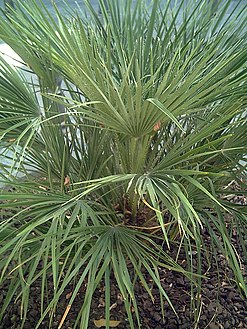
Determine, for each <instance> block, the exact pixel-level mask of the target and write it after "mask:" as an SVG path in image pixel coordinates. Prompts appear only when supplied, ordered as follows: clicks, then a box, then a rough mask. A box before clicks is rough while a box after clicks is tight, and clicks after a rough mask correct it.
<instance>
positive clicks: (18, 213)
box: [0, 0, 247, 328]
mask: <svg viewBox="0 0 247 329" xmlns="http://www.w3.org/2000/svg"><path fill="white" fill-rule="evenodd" d="M84 3H85V4H86V5H87V11H86V13H87V14H86V15H84V13H83V12H80V11H79V10H77V11H75V10H74V9H72V8H69V7H68V8H67V9H68V13H67V15H66V16H62V15H61V14H60V12H59V10H58V9H57V7H56V5H55V4H54V5H53V6H54V10H55V13H56V17H55V18H53V16H51V14H50V13H49V12H48V10H47V9H46V8H45V6H44V5H43V3H42V1H39V0H29V1H28V2H19V1H15V8H14V9H11V8H8V10H7V11H3V14H4V15H5V19H3V20H1V21H0V38H1V39H2V40H3V41H4V42H6V43H8V44H9V45H10V46H11V47H12V48H13V49H14V51H15V52H16V53H17V54H18V55H19V56H20V57H21V58H22V59H23V63H25V68H24V70H25V71H29V72H30V73H29V74H30V75H31V78H30V79H29V80H27V79H26V77H25V75H23V74H22V72H20V71H18V72H17V71H16V70H15V68H13V67H11V66H10V65H9V64H7V63H6V62H5V61H4V59H2V58H1V59H0V147H1V153H2V158H3V159H4V161H3V163H2V164H1V165H0V166H1V167H0V168H1V173H0V175H1V182H2V184H4V185H5V186H7V185H8V186H11V191H9V190H8V189H7V188H4V189H2V192H1V194H0V200H2V203H1V210H2V215H1V222H0V236H1V243H0V255H1V263H0V264H1V282H3V281H4V280H6V279H8V280H10V288H9V294H8V295H7V297H6V299H5V302H4V305H3V308H2V313H1V314H2V315H3V313H4V311H5V310H6V308H7V306H8V305H9V303H10V302H11V300H12V299H13V298H20V299H21V301H22V316H23V324H24V323H25V319H26V315H27V309H28V301H29V293H30V287H31V286H32V285H33V284H34V283H35V282H36V281H37V280H39V281H41V286H42V287H41V291H42V293H41V313H40V320H39V321H38V323H37V328H38V327H39V326H40V325H41V323H42V320H43V319H44V318H45V316H46V315H47V314H50V315H51V316H52V314H54V312H55V311H56V306H57V304H58V303H59V299H60V298H61V295H62V293H63V291H64V290H65V288H66V287H67V286H68V285H69V284H70V283H71V282H73V281H74V280H75V286H74V291H73V293H72V295H71V297H70V299H69V301H68V308H67V309H66V310H65V314H64V317H63V319H62V320H61V323H60V325H59V328H61V326H62V325H63V322H64V320H65V317H66V315H67V313H68V311H69V309H70V306H71V305H72V304H73V302H74V300H75V297H76V295H77V293H78V291H79V289H80V287H81V285H82V284H83V282H85V281H86V282H87V289H86V294H85V298H84V303H83V305H81V311H80V312H79V314H78V318H77V321H76V323H75V328H76V327H77V326H79V327H80V328H87V327H88V321H89V315H90V305H91V301H92V297H93V293H94V291H95V289H96V288H97V286H98V284H99V283H100V282H101V281H102V280H103V281H104V284H105V318H106V327H107V328H109V324H110V323H109V321H110V311H109V309H110V276H111V274H112V273H113V274H114V276H115V279H116V282H117V285H118V287H119V290H120V292H121V294H122V296H123V299H124V303H125V308H126V313H127V317H128V321H129V324H128V326H129V327H130V328H137V327H140V326H141V319H140V317H139V315H138V307H137V302H136V296H135V284H137V283H138V282H139V283H141V284H142V285H143V286H144V288H145V289H146V290H147V292H148V294H149V295H150V298H151V299H153V295H152V289H151V287H150V285H149V282H148V281H147V280H146V278H145V275H144V273H148V274H149V276H150V277H151V279H152V280H153V283H154V284H155V285H156V286H157V287H158V289H159V291H160V302H161V304H162V305H163V300H164V299H166V300H167V301H168V303H169V304H170V305H171V307H172V308H173V305H172V303H171V302H170V299H169V296H168V295H167V293H166V291H165V290H164V289H163V287H162V284H161V281H160V278H159V268H161V267H166V268H169V269H172V270H174V271H180V272H182V273H184V275H186V276H187V277H188V278H189V279H190V280H191V285H192V286H194V287H195V288H196V295H195V296H194V297H195V299H196V300H197V301H198V303H200V297H199V296H200V290H201V279H202V275H203V273H202V269H201V267H200V257H201V250H202V249H203V248H202V247H206V246H204V241H203V239H202V234H201V232H202V230H203V228H207V230H208V232H209V234H210V236H211V242H212V248H214V249H215V248H219V249H221V252H222V253H223V255H224V256H225V257H226V259H227V260H228V263H229V266H230V267H231V268H232V270H233V271H234V274H235V278H236V286H237V287H238V288H239V289H240V291H241V292H242V293H243V294H246V295H247V287H246V284H245V282H244V279H243V275H242V273H241V259H239V257H238V255H237V253H236V251H235V249H234V246H233V245H232V244H231V239H230V236H231V228H232V226H231V227H229V225H227V224H226V223H225V219H224V218H225V217H224V216H225V214H226V213H230V214H231V216H232V223H236V224H237V225H238V227H241V226H242V227H243V228H245V229H246V223H247V222H246V209H245V208H244V206H239V205H235V204H233V203H230V202H228V201H226V199H225V198H224V196H226V195H227V194H228V193H229V191H228V188H227V187H228V186H229V184H230V183H231V182H232V181H237V182H238V183H239V184H240V186H241V188H242V189H243V190H244V188H245V187H246V182H245V175H246V76H247V68H246V58H247V47H246V25H245V24H246V21H245V20H244V17H245V15H246V8H244V7H243V6H241V1H240V2H239V3H238V4H237V5H236V6H235V7H234V8H231V10H230V9H229V8H230V1H228V2H227V3H222V2H221V1H219V2H218V3H217V4H216V3H215V1H203V0H200V1H197V2H191V3H190V2H188V1H186V2H185V1H180V2H177V3H176V4H173V3H172V2H171V1H167V2H165V3H164V2H163V1H160V0H153V1H152V4H151V5H150V6H148V5H147V4H146V3H145V1H141V0H137V1H132V0H119V1H110V0H106V1H103V0H99V6H100V13H101V14H100V16H99V13H98V12H97V10H95V9H94V8H93V7H92V6H91V4H90V1H89V0H84ZM20 175H21V176H22V178H21V179H20ZM231 193H235V192H234V191H233V192H231ZM143 214H144V219H143ZM240 231H241V230H240ZM219 236H220V237H221V239H218V237H219ZM171 244H179V245H180V247H183V246H184V248H185V250H186V252H187V256H188V259H190V260H191V261H189V262H188V266H187V268H182V267H181V266H179V265H178V264H177V263H176V261H175V260H174V259H172V258H171V257H170V256H169V255H168V253H167V251H168V250H169V248H170V245H171ZM191 250H196V252H195V253H193V252H191ZM243 250H244V252H245V255H246V249H245V247H244V245H243ZM193 257H196V259H197V264H198V266H197V268H196V270H195V269H194V268H193V266H192V265H191V264H192V258H193ZM51 275H52V280H53V286H54V291H53V297H52V298H51V299H50V300H49V302H48V304H45V296H46V292H47V291H46V283H47V279H48V278H49V277H50V276H51ZM192 291H193V290H192ZM131 306H132V307H133V309H134V315H133V313H132V312H131V311H130V309H131ZM174 311H175V309H174Z"/></svg>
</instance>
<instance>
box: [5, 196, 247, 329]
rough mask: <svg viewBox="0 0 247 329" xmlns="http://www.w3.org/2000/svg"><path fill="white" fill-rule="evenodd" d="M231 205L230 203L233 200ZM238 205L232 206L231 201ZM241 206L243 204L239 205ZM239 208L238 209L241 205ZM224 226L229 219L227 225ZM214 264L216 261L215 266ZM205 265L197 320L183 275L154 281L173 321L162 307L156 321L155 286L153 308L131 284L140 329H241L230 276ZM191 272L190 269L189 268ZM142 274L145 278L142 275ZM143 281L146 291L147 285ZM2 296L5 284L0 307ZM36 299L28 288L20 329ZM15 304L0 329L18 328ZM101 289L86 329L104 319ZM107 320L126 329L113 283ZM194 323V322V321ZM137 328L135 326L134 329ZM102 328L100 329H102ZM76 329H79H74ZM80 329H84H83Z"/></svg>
mask: <svg viewBox="0 0 247 329" xmlns="http://www.w3.org/2000/svg"><path fill="white" fill-rule="evenodd" d="M235 201H236V200H235ZM237 201H238V200H237ZM244 202H246V200H245V201H244ZM239 203H243V199H241V200H240V202H239ZM228 220H230V219H228ZM203 234H204V241H205V244H207V243H210V242H209V235H208V233H207V231H206V230H205V231H204V232H203ZM245 240H246V242H247V233H246V232H245ZM232 241H233V243H234V246H235V248H236V250H237V252H238V254H239V255H240V257H242V256H243V250H242V248H241V245H240V240H239V236H238V234H237V231H236V232H233V235H232ZM177 248H178V247H177V246H176V245H173V246H172V248H171V250H170V255H171V256H175V255H176V254H177ZM215 259H216V260H215ZM215 259H214V258H212V259H210V262H209V261H208V260H207V257H203V258H202V268H203V270H204V273H203V274H206V279H203V280H202V291H201V294H200V296H199V298H198V301H199V305H200V306H199V308H198V310H197V314H194V313H193V311H192V310H193V308H192V307H191V305H193V302H195V300H191V297H190V293H191V287H190V282H189V280H188V279H186V278H185V277H184V276H183V275H181V274H179V273H174V272H172V271H169V270H167V269H160V278H161V281H162V285H163V287H164V289H165V291H166V292H167V294H168V296H169V297H170V299H171V301H172V303H173V305H174V307H175V309H176V312H177V315H178V316H176V314H175V313H174V312H173V311H172V309H171V308H170V306H169V305H168V304H167V302H165V305H164V310H165V317H164V319H163V318H162V314H161V307H160V303H159V291H158V289H157V288H155V286H154V287H153V289H152V292H153V296H154V297H155V300H154V302H153V303H152V301H151V300H150V297H149V295H148V294H147V292H146V291H145V289H144V288H143V286H142V285H141V284H136V296H137V300H138V306H139V312H140V319H141V321H142V328H143V329H154V328H155V329H176V328H178V329H192V328H194V329H206V328H208V329H237V328H242V329H243V328H247V299H244V297H243V296H242V295H241V294H240V292H239V291H238V290H237V289H236V284H235V281H234V276H233V273H232V271H231V270H230V269H229V268H228V267H227V262H226V260H225V258H224V257H223V256H222V254H221V253H220V252H218V254H217V255H216V258H215ZM178 262H179V263H180V264H181V265H182V266H183V265H185V263H186V257H185V253H183V252H180V254H179V258H178ZM242 264H243V274H244V277H245V279H246V281H247V259H242ZM194 265H195V266H196V263H195V264H194ZM144 274H145V273H144ZM145 275H146V278H147V279H148V280H149V282H150V286H152V280H151V279H150V278H148V275H147V274H145ZM7 291H8V285H7V283H6V284H5V286H3V287H2V290H1V295H0V306H1V304H2V303H3V301H4V298H5V296H6V294H7ZM50 291H52V280H51V282H50ZM72 291H73V286H71V287H68V288H67V289H66V291H65V292H64V295H63V298H61V300H60V303H59V306H58V308H57V310H56V315H55V316H54V318H53V322H52V325H51V328H58V326H59V323H60V321H61V319H62V317H63V314H64V311H65V309H66V307H67V305H68V299H69V298H70V295H71V293H72ZM84 291H85V286H82V288H81V291H80V293H79V294H78V296H77V298H76V301H75V303H74V304H73V305H72V307H71V309H70V312H69V313H68V315H67V317H66V320H65V322H64V324H63V326H62V329H63V328H64V329H65V328H66V329H72V328H73V324H74V321H75V319H76V316H77V314H78V311H79V310H80V305H81V303H82V302H83V293H84ZM40 295H41V289H40V285H39V283H38V282H36V284H35V285H33V286H32V287H31V295H30V305H29V309H28V315H27V320H26V322H25V325H24V327H23V328H24V329H31V328H34V327H35V324H36V323H37V320H38V317H39V310H40ZM20 303H21V302H20V300H18V301H16V303H14V302H13V303H12V304H11V305H10V306H9V307H8V309H7V311H6V312H5V315H4V317H3V319H2V322H1V323H0V329H18V328H21V319H20V306H21V305H20ZM104 306H105V302H104V286H103V284H102V285H100V286H99V287H98V289H97V290H96V292H95V294H94V297H93V302H92V308H91V310H92V311H91V315H90V324H89V327H88V329H95V328H97V327H96V326H95V323H94V320H99V319H102V318H104V311H105V309H104ZM111 319H112V320H118V321H120V323H119V324H118V325H117V327H116V328H117V329H128V328H129V325H128V321H127V316H126V313H125V309H124V303H123V299H122V296H121V294H120V292H119V290H118V288H117V285H116V284H115V282H114V280H112V283H111ZM195 319H196V320H195ZM137 327H138V326H136V328H137ZM40 328H42V329H48V328H49V320H48V319H45V320H44V321H43V323H42V325H41V326H40ZM102 328H104V327H102ZM78 329H79V326H78ZM83 329H86V328H83Z"/></svg>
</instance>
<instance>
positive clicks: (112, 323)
mask: <svg viewBox="0 0 247 329" xmlns="http://www.w3.org/2000/svg"><path fill="white" fill-rule="evenodd" d="M93 322H94V324H95V325H96V327H97V328H101V327H105V326H106V319H100V320H94V321H93ZM120 323H121V321H116V320H110V321H109V326H110V327H111V328H115V327H117V326H118V325H119V324H120Z"/></svg>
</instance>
